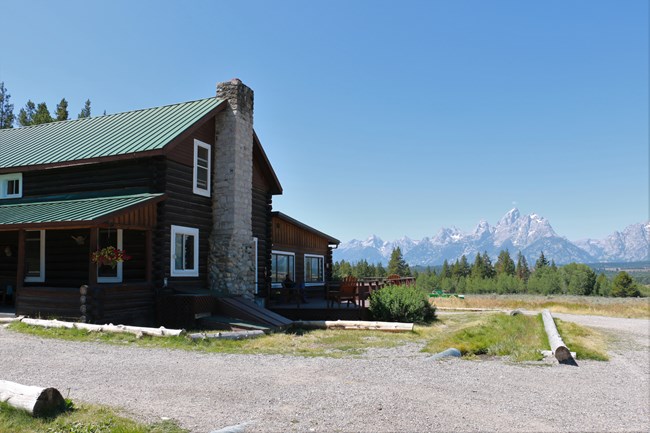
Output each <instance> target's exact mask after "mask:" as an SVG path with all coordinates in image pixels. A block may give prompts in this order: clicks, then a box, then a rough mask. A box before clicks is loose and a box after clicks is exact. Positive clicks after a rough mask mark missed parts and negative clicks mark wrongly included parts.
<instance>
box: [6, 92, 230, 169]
mask: <svg viewBox="0 0 650 433" xmlns="http://www.w3.org/2000/svg"><path fill="white" fill-rule="evenodd" d="M223 102H224V100H223V99H218V98H207V99H200V100H198V101H192V102H184V103H180V104H174V105H165V106H163V107H155V108H148V109H143V110H137V111H128V112H125V113H117V114H109V115H106V116H98V117H90V118H86V119H78V120H66V121H62V122H54V123H47V124H43V125H36V126H28V127H25V128H15V129H3V130H0V169H3V168H10V167H24V166H31V165H41V164H55V163H61V162H69V161H80V160H85V159H91V158H100V157H108V156H117V155H125V154H131V153H137V152H146V151H151V150H159V149H162V148H163V147H164V146H165V145H166V144H167V143H169V142H170V141H171V140H173V139H174V138H176V137H177V136H178V135H180V134H181V133H182V132H183V131H185V130H186V129H187V128H189V127H190V126H191V125H192V124H194V123H195V122H197V121H198V120H200V119H201V118H202V117H203V116H205V115H207V114H208V113H210V112H211V111H212V110H214V109H215V108H216V107H218V106H219V105H221V104H222V103H223Z"/></svg>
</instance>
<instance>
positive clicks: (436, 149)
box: [0, 0, 649, 241]
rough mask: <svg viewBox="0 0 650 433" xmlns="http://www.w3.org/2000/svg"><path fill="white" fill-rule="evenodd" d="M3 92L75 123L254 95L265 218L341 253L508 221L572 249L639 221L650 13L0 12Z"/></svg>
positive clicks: (316, 5) (471, 2) (47, 5)
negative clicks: (271, 210) (275, 186)
mask: <svg viewBox="0 0 650 433" xmlns="http://www.w3.org/2000/svg"><path fill="white" fill-rule="evenodd" d="M0 9H1V10H2V15H3V18H2V21H3V35H4V36H5V38H11V39H10V42H7V43H5V48H6V50H5V53H9V54H5V55H3V56H1V57H0V81H4V83H5V86H6V87H7V89H8V90H9V93H10V94H11V102H12V103H14V105H15V112H16V114H17V112H18V111H19V109H20V107H23V106H24V105H25V103H26V102H27V100H28V99H32V100H33V101H35V102H43V101H44V102H46V103H47V104H48V106H49V107H50V109H51V110H54V108H55V106H56V103H57V102H58V101H59V100H60V99H61V98H62V97H65V98H66V99H67V100H68V101H69V103H70V112H71V114H72V115H73V116H74V117H76V114H77V113H78V112H79V111H80V110H81V108H82V106H83V102H84V101H85V100H86V99H87V98H89V99H91V101H92V109H93V114H94V115H98V114H101V113H102V112H103V111H104V110H106V112H107V113H115V112H121V111H128V110H132V109H139V108H146V107H152V106H158V105H164V104H171V103H176V102H182V101H189V100H194V99H200V98H204V97H208V96H212V95H214V92H215V84H216V82H219V81H226V80H229V79H231V78H233V77H238V78H240V79H242V81H244V83H246V84H247V85H248V86H250V87H251V88H253V90H254V91H255V129H256V131H257V133H258V135H259V137H260V139H261V140H262V143H263V145H264V147H265V149H266V151H267V153H268V156H269V159H270V160H271V163H272V164H273V166H274V168H275V170H276V172H277V174H278V177H279V178H280V181H281V183H282V185H283V187H284V195H283V196H281V197H276V198H275V200H274V207H275V209H276V210H281V211H283V212H285V213H287V214H289V215H291V216H293V217H294V218H297V219H300V220H302V221H304V222H305V223H307V224H309V225H312V226H314V227H317V228H318V229H320V230H322V231H324V232H326V233H328V234H330V235H332V236H335V237H337V238H339V239H341V240H343V241H347V240H350V239H352V238H365V237H367V236H368V235H370V234H373V233H374V234H378V235H380V236H381V237H383V238H384V239H387V240H388V239H390V240H392V239H395V238H397V237H401V236H403V235H407V236H409V237H411V238H415V239H419V238H422V237H424V236H432V235H434V234H435V233H436V232H437V231H438V230H439V229H440V228H441V227H443V226H444V227H448V226H452V225H455V226H457V227H459V228H461V229H463V230H471V229H473V227H474V226H475V225H476V223H477V222H478V221H479V220H480V219H486V220H488V221H489V222H490V223H491V224H494V223H496V221H497V220H498V219H499V218H500V217H501V216H502V215H503V214H505V213H506V212H507V211H508V210H509V209H511V208H512V207H514V206H516V207H518V208H519V209H520V210H521V212H522V213H524V214H526V213H533V212H535V213H537V214H540V215H542V216H545V217H546V218H548V219H549V220H550V221H551V223H552V225H553V227H554V228H555V230H556V231H557V232H558V233H559V234H560V235H563V236H566V237H568V238H569V239H571V240H576V239H580V238H586V237H592V238H602V237H605V236H606V235H608V234H610V233H612V232H613V231H614V230H622V229H623V228H624V227H625V226H627V225H629V224H632V223H637V222H641V221H645V220H647V219H648V212H649V209H648V206H649V203H648V185H649V180H648V166H649V159H648V147H649V144H648V117H649V112H648V99H649V92H648V34H649V31H648V16H649V12H648V2H647V1H646V0H626V1H615V0H612V1H597V0H581V1H578V0H573V1H545V2H527V1H524V2H522V1H515V0H513V1H496V0H495V1H489V2H486V1H481V0H455V1H452V0H446V1H435V0H431V1H400V2H397V1H376V0H373V1H273V2H271V1H237V2H234V1H160V0H158V1H137V2H133V1H122V0H117V1H116V0H113V1H110V2H87V1H84V2H78V1H63V2H47V1H42V0H34V1H32V2H30V7H29V8H27V7H25V6H24V5H23V4H21V3H20V2H15V1H12V2H8V1H4V0H2V1H1V8H0Z"/></svg>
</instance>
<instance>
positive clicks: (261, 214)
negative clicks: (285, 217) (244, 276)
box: [252, 188, 273, 296]
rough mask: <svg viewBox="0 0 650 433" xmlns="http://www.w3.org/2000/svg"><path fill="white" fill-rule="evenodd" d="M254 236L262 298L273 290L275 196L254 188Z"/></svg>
mask: <svg viewBox="0 0 650 433" xmlns="http://www.w3.org/2000/svg"><path fill="white" fill-rule="evenodd" d="M252 194H253V236H254V237H256V238H257V287H258V292H259V294H260V295H261V296H267V294H268V293H269V289H270V288H271V278H270V277H271V250H272V245H271V211H272V200H273V196H272V195H271V194H269V193H268V192H265V191H263V190H260V189H256V188H253V192H252Z"/></svg>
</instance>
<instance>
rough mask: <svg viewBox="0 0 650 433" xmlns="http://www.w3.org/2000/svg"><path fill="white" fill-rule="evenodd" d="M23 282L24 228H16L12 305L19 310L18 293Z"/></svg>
mask: <svg viewBox="0 0 650 433" xmlns="http://www.w3.org/2000/svg"><path fill="white" fill-rule="evenodd" d="M24 282H25V230H18V266H17V267H16V292H15V293H14V307H15V308H16V312H17V313H19V312H20V305H19V303H20V293H21V292H22V288H23V283H24Z"/></svg>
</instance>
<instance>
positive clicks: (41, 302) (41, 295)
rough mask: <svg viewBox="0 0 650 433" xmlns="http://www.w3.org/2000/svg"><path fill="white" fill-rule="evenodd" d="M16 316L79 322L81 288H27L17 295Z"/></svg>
mask: <svg viewBox="0 0 650 433" xmlns="http://www.w3.org/2000/svg"><path fill="white" fill-rule="evenodd" d="M16 296H17V298H16V314H17V315H24V316H30V317H44V318H46V317H56V318H60V319H67V320H75V321H76V320H79V318H80V317H81V312H80V310H79V307H80V306H81V302H80V301H79V299H80V295H79V287H74V288H71V287H42V286H34V287H29V286H25V287H23V288H21V289H20V290H19V291H18V292H17V293H16Z"/></svg>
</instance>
